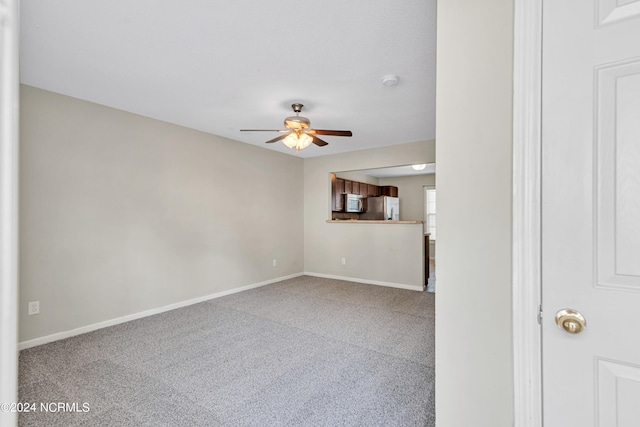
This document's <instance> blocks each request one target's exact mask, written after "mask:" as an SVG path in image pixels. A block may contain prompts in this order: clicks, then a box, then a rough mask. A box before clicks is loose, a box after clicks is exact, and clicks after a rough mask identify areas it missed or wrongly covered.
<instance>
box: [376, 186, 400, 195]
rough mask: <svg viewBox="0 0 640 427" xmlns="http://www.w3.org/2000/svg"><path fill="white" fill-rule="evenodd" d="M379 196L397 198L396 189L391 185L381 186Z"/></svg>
mask: <svg viewBox="0 0 640 427" xmlns="http://www.w3.org/2000/svg"><path fill="white" fill-rule="evenodd" d="M380 195H381V196H390V197H398V187H394V186H393V185H383V186H381V187H380Z"/></svg>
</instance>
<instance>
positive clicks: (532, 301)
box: [512, 0, 543, 427]
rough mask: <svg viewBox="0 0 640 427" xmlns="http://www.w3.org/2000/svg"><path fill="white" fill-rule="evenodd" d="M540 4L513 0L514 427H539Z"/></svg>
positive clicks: (534, 0)
mask: <svg viewBox="0 0 640 427" xmlns="http://www.w3.org/2000/svg"><path fill="white" fill-rule="evenodd" d="M542 2H543V0H514V37H513V40H514V45H513V169H512V173H513V177H512V185H513V188H512V191H513V200H512V221H513V222H512V224H513V225H512V227H513V229H512V239H513V240H512V281H513V284H512V286H513V287H512V290H513V292H512V322H513V324H512V325H513V338H512V339H513V406H514V407H513V411H514V412H513V413H514V426H516V427H541V426H542V341H541V340H542V327H541V325H540V321H539V316H541V315H542V305H541V295H542V282H541V252H542V249H541V248H542V246H541V241H542V236H541V217H542V204H541V183H542V174H541V167H540V166H541V151H542V140H541V124H542V120H541V95H542Z"/></svg>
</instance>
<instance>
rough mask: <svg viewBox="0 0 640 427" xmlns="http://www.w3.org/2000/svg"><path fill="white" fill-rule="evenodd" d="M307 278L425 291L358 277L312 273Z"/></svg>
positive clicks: (419, 287)
mask: <svg viewBox="0 0 640 427" xmlns="http://www.w3.org/2000/svg"><path fill="white" fill-rule="evenodd" d="M304 275H305V276H314V277H323V278H325V279H336V280H346V281H348V282H358V283H365V284H367V285H376V286H387V287H389V288H399V289H408V290H410V291H420V292H422V291H424V286H416V285H405V284H403V283H393V282H382V281H380V280H369V279H358V278H356V277H347V276H336V275H334V274H323V273H313V272H310V271H305V272H304Z"/></svg>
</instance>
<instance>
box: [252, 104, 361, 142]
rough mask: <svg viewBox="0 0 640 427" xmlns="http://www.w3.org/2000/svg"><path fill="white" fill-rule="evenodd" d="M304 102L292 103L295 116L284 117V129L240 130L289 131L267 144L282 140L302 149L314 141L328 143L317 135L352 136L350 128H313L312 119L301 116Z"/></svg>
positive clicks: (260, 130) (255, 130)
mask: <svg viewBox="0 0 640 427" xmlns="http://www.w3.org/2000/svg"><path fill="white" fill-rule="evenodd" d="M302 107H304V105H302V104H298V103H296V104H291V109H292V110H293V112H294V113H296V115H295V116H290V117H287V118H286V119H284V127H286V128H287V129H284V130H271V129H240V132H283V133H284V132H288V133H287V134H285V135H280V136H278V137H276V138H273V139H271V140H269V141H266V144H270V143H273V142H277V141H282V143H283V144H284V145H286V146H287V147H289V148H295V149H296V150H297V151H300V150H302V149H304V148H306V147H308V146H309V145H310V144H311V143H312V142H313V143H314V144H315V145H317V146H318V147H323V146H325V145H328V143H327V142H326V141H323V140H322V139H320V138H318V137H317V136H316V135H330V136H352V135H353V134H352V133H351V131H350V130H322V129H311V128H310V126H311V121H309V119H308V118H306V117H302V116H300V112H301V111H302Z"/></svg>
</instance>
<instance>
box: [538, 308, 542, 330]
mask: <svg viewBox="0 0 640 427" xmlns="http://www.w3.org/2000/svg"><path fill="white" fill-rule="evenodd" d="M538 325H542V304H540V305H539V306H538Z"/></svg>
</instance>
